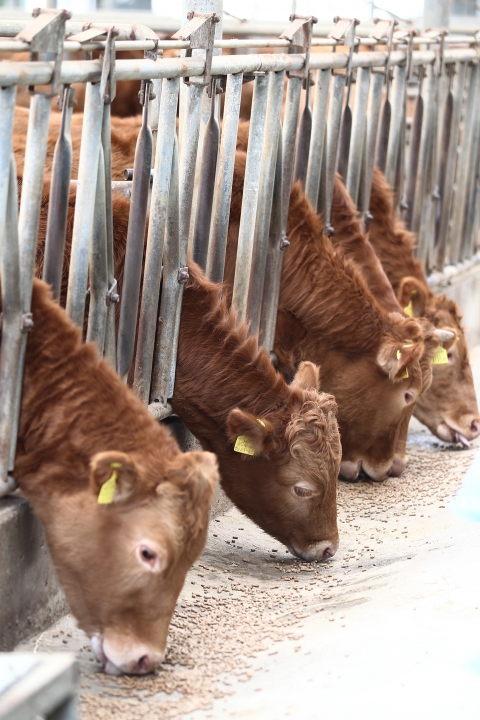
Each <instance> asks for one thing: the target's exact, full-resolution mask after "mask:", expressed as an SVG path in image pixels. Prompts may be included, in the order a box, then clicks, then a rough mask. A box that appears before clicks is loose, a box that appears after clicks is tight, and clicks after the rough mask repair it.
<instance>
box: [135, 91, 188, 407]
mask: <svg viewBox="0 0 480 720" xmlns="http://www.w3.org/2000/svg"><path fill="white" fill-rule="evenodd" d="M178 88H179V78H178V77H177V78H172V79H170V80H167V79H165V80H164V81H163V87H162V101H161V104H160V114H159V123H158V139H157V150H156V154H155V173H154V175H153V185H152V196H151V200H150V219H149V224H148V237H147V248H146V252H145V270H144V274H143V287H142V300H141V310H140V319H139V323H138V341H137V354H136V357H135V377H134V381H133V389H134V391H135V394H136V395H137V397H139V398H140V400H141V401H142V402H143V403H144V404H145V405H148V402H149V399H150V384H151V377H152V364H153V356H154V346H155V333H156V331H157V324H158V321H157V318H158V301H159V296H160V283H161V278H162V258H163V254H164V253H163V250H164V239H165V228H166V226H167V217H168V206H169V189H170V183H171V180H170V175H171V172H172V162H173V147H174V142H175V121H176V115H177V105H178ZM175 192H178V190H175Z"/></svg>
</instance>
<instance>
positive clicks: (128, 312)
mask: <svg viewBox="0 0 480 720" xmlns="http://www.w3.org/2000/svg"><path fill="white" fill-rule="evenodd" d="M149 96H150V83H146V86H145V94H144V98H145V99H144V106H143V117H142V126H141V128H140V131H139V133H138V138H137V145H136V148H135V161H134V165H133V184H132V195H131V199H130V213H129V216H128V232H127V247H126V250H125V270H124V278H123V287H122V297H121V301H120V302H121V304H120V321H119V328H118V339H117V372H118V374H119V375H120V377H121V378H123V379H124V380H126V379H127V375H128V371H129V370H130V366H131V364H132V360H133V353H134V346H135V328H136V326H137V317H138V302H139V298H140V282H141V277H142V264H143V262H142V261H143V251H144V245H145V227H146V223H147V212H148V195H149V191H150V173H151V169H152V146H153V141H152V131H151V130H150V128H149V126H148V103H149Z"/></svg>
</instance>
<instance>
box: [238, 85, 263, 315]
mask: <svg viewBox="0 0 480 720" xmlns="http://www.w3.org/2000/svg"><path fill="white" fill-rule="evenodd" d="M267 89H268V77H267V76H266V75H260V76H258V75H257V77H256V78H255V87H254V91H253V102H252V115H251V119H250V130H249V134H248V150H247V161H246V166H245V179H244V185H243V201H242V212H241V215H240V227H239V230H238V249H237V264H236V267H235V279H234V283H233V295H232V303H233V305H234V306H235V308H236V310H237V313H238V317H239V320H246V318H247V302H248V287H249V284H250V275H251V268H252V255H253V242H254V236H255V220H256V215H257V204H258V188H259V182H260V161H261V157H262V147H263V140H264V126H265V112H266V104H267Z"/></svg>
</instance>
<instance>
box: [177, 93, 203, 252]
mask: <svg viewBox="0 0 480 720" xmlns="http://www.w3.org/2000/svg"><path fill="white" fill-rule="evenodd" d="M203 91H204V88H203V87H201V86H200V85H190V86H189V88H188V93H187V98H188V101H187V108H188V109H187V111H186V117H185V130H184V133H183V138H182V147H181V152H180V168H179V172H180V234H181V235H182V237H186V238H188V237H189V235H190V221H191V216H192V200H193V190H194V185H195V168H196V163H197V150H198V136H199V132H200V112H201V109H202V97H203Z"/></svg>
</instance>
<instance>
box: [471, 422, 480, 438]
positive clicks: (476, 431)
mask: <svg viewBox="0 0 480 720" xmlns="http://www.w3.org/2000/svg"><path fill="white" fill-rule="evenodd" d="M470 430H471V431H472V436H473V437H474V438H476V437H478V435H480V422H478V420H472V424H471V425H470Z"/></svg>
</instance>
